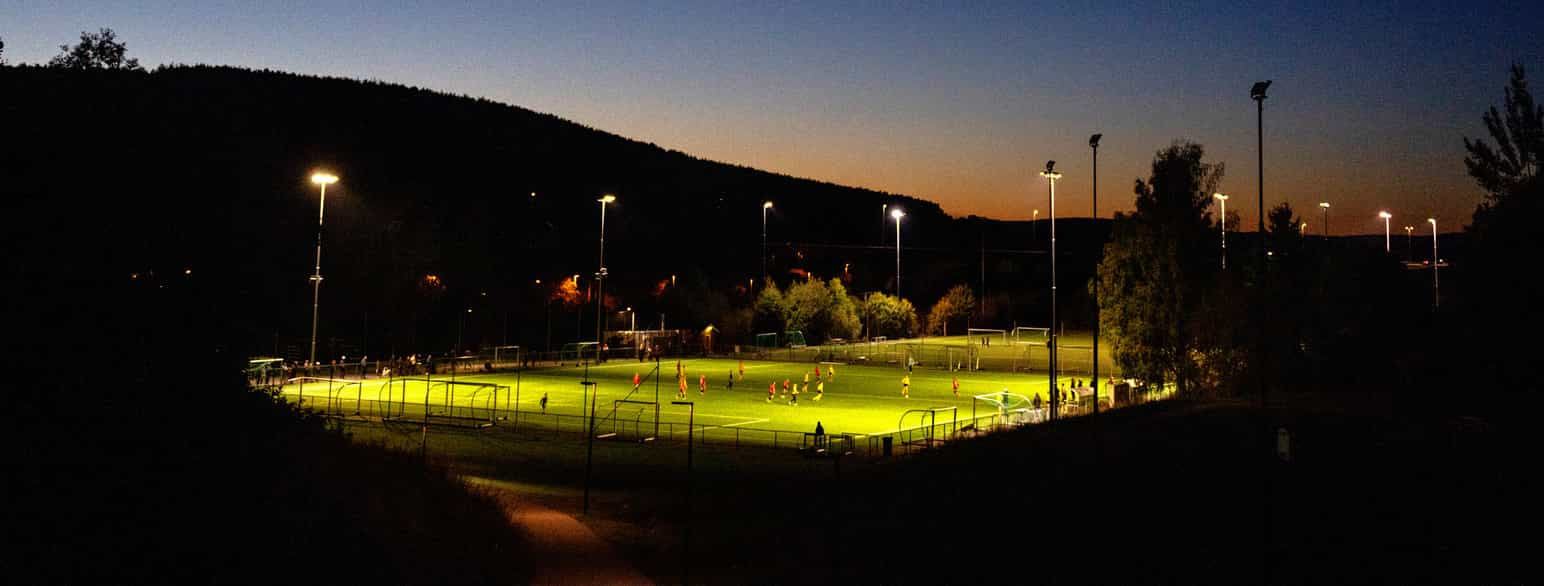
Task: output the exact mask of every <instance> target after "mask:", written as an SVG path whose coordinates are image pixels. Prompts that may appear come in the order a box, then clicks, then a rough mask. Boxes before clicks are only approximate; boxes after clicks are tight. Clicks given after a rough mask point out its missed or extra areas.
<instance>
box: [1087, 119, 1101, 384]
mask: <svg viewBox="0 0 1544 586" xmlns="http://www.w3.org/2000/svg"><path fill="white" fill-rule="evenodd" d="M1103 137H1104V135H1103V134H1095V135H1093V136H1090V137H1088V146H1089V148H1092V149H1094V220H1095V222H1097V221H1098V220H1099V139H1100V138H1103ZM1093 294H1094V377H1093V387H1094V414H1095V415H1098V414H1099V278H1098V276H1095V277H1094V279H1093Z"/></svg>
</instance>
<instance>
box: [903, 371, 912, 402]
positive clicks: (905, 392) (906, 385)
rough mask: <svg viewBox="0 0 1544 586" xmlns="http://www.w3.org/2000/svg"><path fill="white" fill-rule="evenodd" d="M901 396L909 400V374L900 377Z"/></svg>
mask: <svg viewBox="0 0 1544 586" xmlns="http://www.w3.org/2000/svg"><path fill="white" fill-rule="evenodd" d="M901 396H902V397H906V398H908V399H910V398H911V375H910V374H907V375H904V376H902V377H901Z"/></svg>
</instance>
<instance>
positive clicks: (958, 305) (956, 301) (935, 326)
mask: <svg viewBox="0 0 1544 586" xmlns="http://www.w3.org/2000/svg"><path fill="white" fill-rule="evenodd" d="M975 310H976V293H975V292H974V291H971V289H970V286H968V285H965V284H959V285H955V286H953V287H950V288H949V291H948V292H947V293H944V296H943V297H940V298H938V302H937V303H934V304H933V308H932V309H930V310H928V312H927V331H928V332H930V333H933V334H940V335H944V336H947V335H949V322H950V321H952V320H956V319H960V318H964V317H967V316H969V315H970V312H972V311H975Z"/></svg>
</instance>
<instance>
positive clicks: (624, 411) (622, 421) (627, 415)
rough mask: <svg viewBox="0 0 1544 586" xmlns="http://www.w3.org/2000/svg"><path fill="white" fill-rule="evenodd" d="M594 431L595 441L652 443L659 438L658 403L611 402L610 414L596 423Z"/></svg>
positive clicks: (622, 400) (627, 400) (636, 401)
mask: <svg viewBox="0 0 1544 586" xmlns="http://www.w3.org/2000/svg"><path fill="white" fill-rule="evenodd" d="M608 428H609V429H608ZM595 429H596V433H595V439H620V440H625V441H633V442H639V443H642V442H652V441H654V439H655V438H657V437H659V403H657V402H655V401H639V400H634V399H617V400H615V401H612V402H611V413H610V414H608V415H606V416H605V417H603V418H602V419H601V420H600V421H599V422H597V423H596V425H595ZM601 430H606V431H601Z"/></svg>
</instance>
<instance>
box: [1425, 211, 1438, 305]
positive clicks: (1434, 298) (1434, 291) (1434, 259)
mask: <svg viewBox="0 0 1544 586" xmlns="http://www.w3.org/2000/svg"><path fill="white" fill-rule="evenodd" d="M1426 221H1427V222H1431V306H1432V308H1433V309H1435V308H1437V307H1441V306H1442V293H1441V289H1439V288H1438V283H1437V265H1438V264H1440V263H1441V260H1440V259H1439V257H1438V256H1437V219H1436V218H1426Z"/></svg>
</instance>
